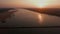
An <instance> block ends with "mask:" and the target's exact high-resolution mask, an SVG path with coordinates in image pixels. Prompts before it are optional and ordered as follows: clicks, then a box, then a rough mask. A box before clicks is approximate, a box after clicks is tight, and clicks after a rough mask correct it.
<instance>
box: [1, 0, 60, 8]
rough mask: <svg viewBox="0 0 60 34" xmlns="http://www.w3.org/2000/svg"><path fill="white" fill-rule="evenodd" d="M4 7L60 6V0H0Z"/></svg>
mask: <svg viewBox="0 0 60 34" xmlns="http://www.w3.org/2000/svg"><path fill="white" fill-rule="evenodd" d="M2 7H23V8H38V7H39V8H60V0H0V8H2Z"/></svg>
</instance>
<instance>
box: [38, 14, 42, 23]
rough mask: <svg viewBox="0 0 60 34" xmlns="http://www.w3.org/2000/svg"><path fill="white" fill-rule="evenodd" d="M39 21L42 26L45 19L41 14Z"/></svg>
mask: <svg viewBox="0 0 60 34" xmlns="http://www.w3.org/2000/svg"><path fill="white" fill-rule="evenodd" d="M38 20H39V23H40V24H42V23H43V17H42V15H41V14H38Z"/></svg>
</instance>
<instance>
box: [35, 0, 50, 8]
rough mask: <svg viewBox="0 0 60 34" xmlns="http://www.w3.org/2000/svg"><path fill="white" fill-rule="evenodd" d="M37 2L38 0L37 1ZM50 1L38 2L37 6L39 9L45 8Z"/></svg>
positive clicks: (39, 0)
mask: <svg viewBox="0 0 60 34" xmlns="http://www.w3.org/2000/svg"><path fill="white" fill-rule="evenodd" d="M36 1H37V0H36ZM48 3H49V0H38V1H37V2H36V3H35V5H36V6H37V7H39V8H44V7H46V6H47V5H48Z"/></svg>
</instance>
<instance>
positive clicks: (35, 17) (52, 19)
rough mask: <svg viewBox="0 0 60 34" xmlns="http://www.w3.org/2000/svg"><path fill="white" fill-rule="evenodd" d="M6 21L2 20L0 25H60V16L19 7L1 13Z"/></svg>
mask: <svg viewBox="0 0 60 34" xmlns="http://www.w3.org/2000/svg"><path fill="white" fill-rule="evenodd" d="M0 15H1V16H2V15H3V16H2V17H3V18H4V19H3V18H1V17H0V19H3V20H6V23H1V22H0V27H4V26H6V27H7V26H8V27H40V26H60V17H57V16H51V15H46V14H39V13H35V12H32V11H29V10H25V9H18V11H17V12H12V13H8V12H5V13H0Z"/></svg>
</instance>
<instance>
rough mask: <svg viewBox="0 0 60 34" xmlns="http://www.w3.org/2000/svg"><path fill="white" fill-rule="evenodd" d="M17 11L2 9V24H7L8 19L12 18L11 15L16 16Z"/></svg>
mask: <svg viewBox="0 0 60 34" xmlns="http://www.w3.org/2000/svg"><path fill="white" fill-rule="evenodd" d="M14 12H16V10H15V9H14V8H1V9H0V22H2V23H6V19H8V18H11V15H13V16H14Z"/></svg>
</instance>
